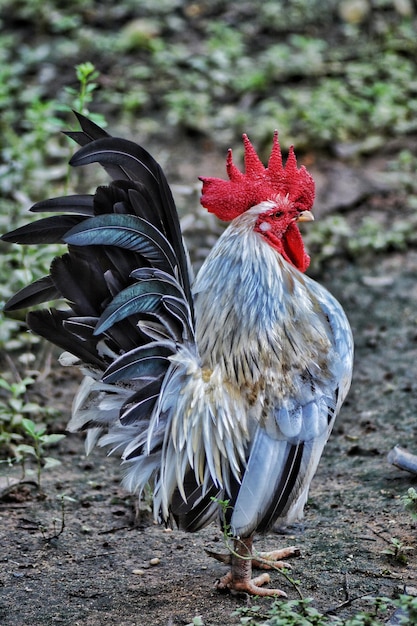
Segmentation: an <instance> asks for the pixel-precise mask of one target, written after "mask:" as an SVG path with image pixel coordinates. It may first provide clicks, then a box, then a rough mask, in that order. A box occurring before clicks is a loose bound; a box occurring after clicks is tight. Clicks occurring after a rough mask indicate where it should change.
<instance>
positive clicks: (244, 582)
mask: <svg viewBox="0 0 417 626" xmlns="http://www.w3.org/2000/svg"><path fill="white" fill-rule="evenodd" d="M252 543H253V538H252V537H248V538H246V539H235V541H234V554H232V555H231V559H230V563H231V569H230V572H229V573H228V574H226V576H223V578H221V579H220V580H219V581H218V583H217V584H216V587H217V589H220V590H223V589H230V590H231V591H236V592H241V593H242V592H244V593H249V594H250V595H255V596H281V597H284V598H285V597H286V593H285V592H284V591H281V590H280V589H263V588H262V585H265V583H268V582H269V580H270V578H269V574H261V575H260V576H257V577H256V578H252V565H255V566H257V567H262V568H263V569H268V568H269V569H270V568H271V567H287V564H286V563H283V562H282V561H280V560H279V559H281V558H285V557H288V556H293V555H295V554H297V552H298V551H297V549H296V548H287V549H286V550H285V549H284V550H276V551H275V552H269V553H265V554H261V555H260V557H261V559H262V560H257V559H253V557H252ZM213 556H214V555H213ZM263 559H266V560H269V561H271V565H269V564H266V563H263V562H262V561H263Z"/></svg>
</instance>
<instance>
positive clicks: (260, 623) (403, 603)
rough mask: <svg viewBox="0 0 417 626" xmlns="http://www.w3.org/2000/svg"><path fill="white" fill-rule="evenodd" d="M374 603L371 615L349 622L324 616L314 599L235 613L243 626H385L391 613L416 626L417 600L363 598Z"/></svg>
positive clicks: (277, 602)
mask: <svg viewBox="0 0 417 626" xmlns="http://www.w3.org/2000/svg"><path fill="white" fill-rule="evenodd" d="M363 599H364V600H365V599H368V600H369V601H370V602H371V608H370V610H369V611H360V612H358V613H356V614H355V615H353V616H352V617H349V618H347V619H342V618H339V617H337V616H336V615H334V611H332V613H331V614H328V613H321V612H320V611H318V610H317V609H316V608H314V607H313V606H312V601H311V599H303V600H288V601H283V600H274V601H273V602H272V603H271V604H270V605H267V606H265V605H262V606H261V605H254V606H251V607H241V608H239V609H237V611H235V612H234V613H233V615H234V616H238V617H239V618H240V624H242V625H244V626H331V625H334V626H383V625H384V624H386V619H387V617H386V614H387V612H388V610H390V611H391V612H392V611H393V610H394V609H397V610H398V613H399V615H400V617H399V621H396V623H398V624H403V625H404V626H407V625H408V624H415V623H417V622H416V618H417V597H413V596H408V595H401V596H400V597H399V598H398V599H397V600H390V599H389V598H384V597H381V598H363Z"/></svg>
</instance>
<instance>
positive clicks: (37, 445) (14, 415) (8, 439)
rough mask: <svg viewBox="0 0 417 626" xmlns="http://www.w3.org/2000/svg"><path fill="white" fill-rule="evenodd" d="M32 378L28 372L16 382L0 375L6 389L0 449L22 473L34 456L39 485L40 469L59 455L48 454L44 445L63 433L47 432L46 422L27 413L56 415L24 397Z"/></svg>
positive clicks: (1, 406) (0, 404)
mask: <svg viewBox="0 0 417 626" xmlns="http://www.w3.org/2000/svg"><path fill="white" fill-rule="evenodd" d="M33 382H34V379H33V378H30V377H29V376H27V377H26V378H23V379H22V380H19V381H18V382H15V383H9V382H8V381H6V380H5V379H4V378H0V388H1V389H3V390H4V391H5V392H6V394H5V395H6V397H5V398H4V399H2V400H1V401H0V450H1V451H2V453H3V454H2V455H3V456H5V457H6V459H5V460H6V462H7V463H8V464H9V465H13V464H16V463H19V464H20V465H21V467H22V471H23V476H24V475H25V472H26V471H27V470H26V463H27V461H28V460H29V458H33V459H34V460H35V463H36V475H37V483H38V486H39V487H40V484H41V473H42V471H43V470H45V469H48V468H51V467H54V466H56V465H58V464H59V463H60V462H59V461H58V459H55V458H53V457H51V456H47V455H46V452H45V448H47V447H48V446H51V445H54V444H55V443H57V442H58V441H60V440H61V439H63V438H64V437H65V435H60V434H47V433H46V426H44V425H43V424H36V423H35V422H34V421H33V420H32V419H29V418H28V417H27V416H28V415H31V416H32V417H33V416H39V417H40V416H42V417H44V416H45V415H49V416H51V415H56V411H54V410H53V409H46V408H44V407H41V406H40V405H39V404H37V403H36V402H30V401H29V400H28V399H27V390H28V387H30V385H32V384H33Z"/></svg>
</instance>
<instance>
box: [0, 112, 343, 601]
mask: <svg viewBox="0 0 417 626" xmlns="http://www.w3.org/2000/svg"><path fill="white" fill-rule="evenodd" d="M78 120H79V122H80V126H81V130H80V131H76V132H68V133H66V134H67V135H69V136H70V137H71V138H72V139H74V140H75V141H76V142H77V143H78V144H79V145H80V146H81V148H80V149H79V150H78V152H77V153H76V154H75V155H74V156H73V158H72V159H71V161H70V163H71V165H73V166H81V165H86V164H89V163H93V162H98V163H99V164H101V165H102V166H103V167H104V168H105V169H106V171H107V172H108V173H109V174H110V176H111V178H112V182H111V183H110V184H109V185H108V186H100V187H98V188H97V190H96V192H95V194H94V195H70V196H67V197H60V198H54V199H50V200H46V201H42V202H39V203H37V204H35V205H34V206H33V207H32V209H31V210H32V211H35V212H57V213H58V215H54V216H50V217H46V218H43V219H40V220H38V221H35V222H33V223H30V224H28V225H25V226H23V227H21V228H18V229H17V230H14V231H13V232H11V233H7V234H6V235H3V240H5V241H7V242H15V243H20V244H40V243H52V242H61V243H65V244H67V246H68V251H67V253H65V254H63V256H60V257H57V258H55V259H54V260H53V261H52V265H51V268H50V274H49V275H48V276H45V277H43V278H41V279H39V280H37V281H36V282H34V283H33V284H31V285H29V286H27V287H25V288H24V289H22V290H21V291H20V292H18V293H17V294H16V295H15V296H13V297H12V298H11V299H10V300H9V302H8V303H7V305H6V310H7V311H12V310H15V309H22V308H30V307H32V306H34V305H39V304H41V303H45V302H50V301H56V300H64V301H65V302H66V308H62V306H61V307H60V308H57V309H56V308H51V309H39V307H38V308H37V309H36V310H34V311H31V312H29V314H28V318H27V323H28V326H29V328H30V329H31V330H32V331H33V332H34V333H37V334H38V335H40V336H42V337H45V338H46V339H48V340H49V341H51V342H52V343H54V344H56V345H57V346H59V347H60V348H61V349H63V350H64V351H65V352H64V353H63V355H62V356H61V359H60V360H61V362H62V363H63V364H65V365H68V364H70V365H72V364H78V365H79V366H80V367H81V369H82V372H83V373H84V379H83V382H82V384H81V386H80V389H79V391H78V393H77V395H76V397H75V400H74V405H73V411H72V418H71V421H70V422H69V430H70V431H86V432H87V434H86V450H87V452H89V451H90V450H91V449H92V448H93V447H94V446H95V445H96V444H98V445H100V446H109V447H110V450H111V452H118V453H120V455H121V457H122V459H123V468H124V481H123V482H124V486H125V487H126V488H127V489H128V490H129V491H131V492H138V493H139V494H141V493H142V492H143V490H144V488H145V487H146V486H147V485H149V484H150V485H151V487H152V492H153V506H154V512H155V517H156V518H157V519H159V520H161V521H165V522H166V523H171V524H172V523H176V524H177V525H178V527H180V528H182V529H184V530H186V531H189V532H194V531H198V530H199V529H201V528H203V527H204V526H206V525H207V524H209V523H210V522H212V521H213V520H215V519H216V518H218V517H219V516H220V519H221V523H222V524H223V525H225V527H226V528H227V532H228V534H229V536H230V537H231V538H232V539H233V541H234V549H233V550H231V556H230V557H229V558H228V559H224V560H225V561H226V560H228V561H229V563H230V564H231V568H230V571H229V573H228V574H226V575H225V576H224V577H223V578H222V579H221V580H220V581H218V582H217V587H218V588H219V589H230V590H233V591H237V592H247V593H249V594H257V595H275V596H280V595H285V594H284V592H282V591H281V590H279V589H270V588H265V587H263V585H264V584H265V583H266V582H268V581H269V575H268V574H267V573H263V574H262V575H261V576H258V577H257V578H254V579H252V565H253V564H256V561H261V563H260V564H261V565H262V563H264V564H265V560H264V559H263V558H259V555H257V553H256V552H255V551H254V548H253V537H254V534H255V533H265V532H267V531H268V530H269V529H271V527H272V526H273V525H274V524H275V523H276V522H277V521H279V522H280V523H290V522H292V521H293V520H296V519H297V518H299V517H300V516H301V515H302V511H303V507H304V504H305V502H306V499H307V495H308V490H309V485H310V482H311V480H312V477H313V475H314V473H315V471H316V468H317V465H318V462H319V459H320V456H321V454H322V452H323V448H324V446H325V444H326V441H327V439H328V437H329V434H330V431H331V429H332V426H333V423H334V420H335V418H336V415H337V413H338V412H339V410H340V407H341V405H342V402H343V400H344V398H345V396H346V394H347V392H348V389H349V386H350V380H351V370H352V358H353V356H352V354H353V342H352V336H351V331H350V328H349V324H348V321H347V319H346V316H345V314H344V312H343V309H342V307H341V306H340V304H339V303H338V302H337V301H336V300H335V298H334V297H333V296H332V295H330V293H329V292H328V291H327V290H326V289H325V288H324V287H322V286H321V285H319V284H318V283H317V282H315V281H313V280H312V279H311V278H308V277H307V276H306V275H305V274H304V272H305V270H306V269H307V267H308V265H309V260H310V259H309V256H308V255H307V253H306V251H305V248H304V245H303V241H302V237H301V234H300V231H299V228H298V223H300V222H308V221H311V220H313V215H312V213H311V207H312V204H313V200H314V182H313V179H312V177H311V176H310V174H309V173H308V172H307V170H306V169H305V167H301V168H298V166H297V161H296V157H295V154H294V150H293V148H291V149H290V151H289V154H288V157H287V161H286V164H285V166H284V164H283V161H282V155H281V150H280V146H279V141H278V135H277V133H276V132H275V134H274V139H273V146H272V151H271V155H270V158H269V161H268V165H267V167H265V166H264V165H263V164H262V162H261V160H260V159H259V157H258V155H257V153H256V151H255V149H254V147H253V145H252V144H251V142H250V141H249V139H248V137H247V136H246V135H244V136H243V143H244V151H245V154H244V161H245V171H244V172H242V171H240V170H239V168H238V167H237V166H236V165H235V164H234V162H233V156H232V151H231V150H229V152H228V156H227V164H226V166H227V174H228V180H221V179H218V178H201V181H202V184H203V185H202V196H201V203H202V205H203V206H204V207H205V208H206V209H207V210H208V211H210V212H212V213H214V214H215V215H216V216H217V217H218V218H220V219H221V220H224V221H228V222H230V224H229V226H228V228H227V229H226V230H225V231H224V233H223V234H222V236H221V237H220V238H219V240H218V242H217V243H216V245H215V246H214V248H213V249H212V251H211V252H210V254H209V255H208V257H207V259H206V261H205V262H204V264H203V265H202V267H201V269H200V271H199V272H198V275H197V277H196V279H195V280H193V279H192V275H191V269H190V264H189V260H188V254H187V251H186V249H185V247H184V243H183V240H182V236H181V231H180V226H179V221H178V216H177V212H176V208H175V204H174V200H173V197H172V194H171V191H170V188H169V186H168V183H167V181H166V178H165V176H164V174H163V172H162V170H161V167H160V166H159V165H158V163H157V162H156V161H155V160H154V159H153V157H152V156H151V155H150V154H149V153H148V152H147V151H146V150H145V149H143V148H142V147H140V146H138V145H137V144H135V143H133V142H131V141H128V140H125V139H119V138H115V137H111V136H110V135H108V134H107V133H106V132H105V131H104V130H102V129H101V128H100V127H98V126H97V125H96V124H94V123H93V122H92V121H90V120H88V119H87V118H85V117H83V116H81V115H78ZM295 553H296V548H288V549H284V550H278V551H275V552H273V553H269V554H268V555H267V559H268V560H267V561H266V563H271V564H276V565H277V566H283V565H285V563H283V562H282V559H283V558H287V557H289V556H291V555H293V554H295ZM214 556H216V558H219V559H221V558H222V556H221V555H214ZM257 557H258V558H257ZM265 568H267V565H265Z"/></svg>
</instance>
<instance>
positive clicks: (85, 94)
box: [61, 61, 107, 126]
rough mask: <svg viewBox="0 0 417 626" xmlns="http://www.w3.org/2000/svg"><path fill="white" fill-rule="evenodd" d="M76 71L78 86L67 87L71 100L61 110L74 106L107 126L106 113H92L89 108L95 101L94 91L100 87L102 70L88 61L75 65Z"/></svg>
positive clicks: (98, 122) (66, 90)
mask: <svg viewBox="0 0 417 626" xmlns="http://www.w3.org/2000/svg"><path fill="white" fill-rule="evenodd" d="M75 73H76V77H77V81H78V87H77V88H75V87H65V89H64V91H65V92H66V93H67V94H68V95H69V96H70V102H69V103H68V105H67V106H64V107H61V110H64V111H65V110H66V111H68V109H70V108H72V109H74V110H75V111H77V112H78V113H81V114H82V115H88V116H89V117H90V119H92V120H93V121H94V122H96V123H97V124H99V125H100V126H106V125H107V122H106V119H105V117H104V115H101V114H99V113H94V112H93V113H92V112H91V111H90V110H89V106H90V105H91V104H92V102H93V93H94V91H95V90H96V89H97V87H98V83H97V79H98V78H99V76H100V72H99V71H98V70H96V68H95V66H94V65H93V64H92V63H90V61H86V62H85V63H79V64H78V65H76V66H75Z"/></svg>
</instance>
